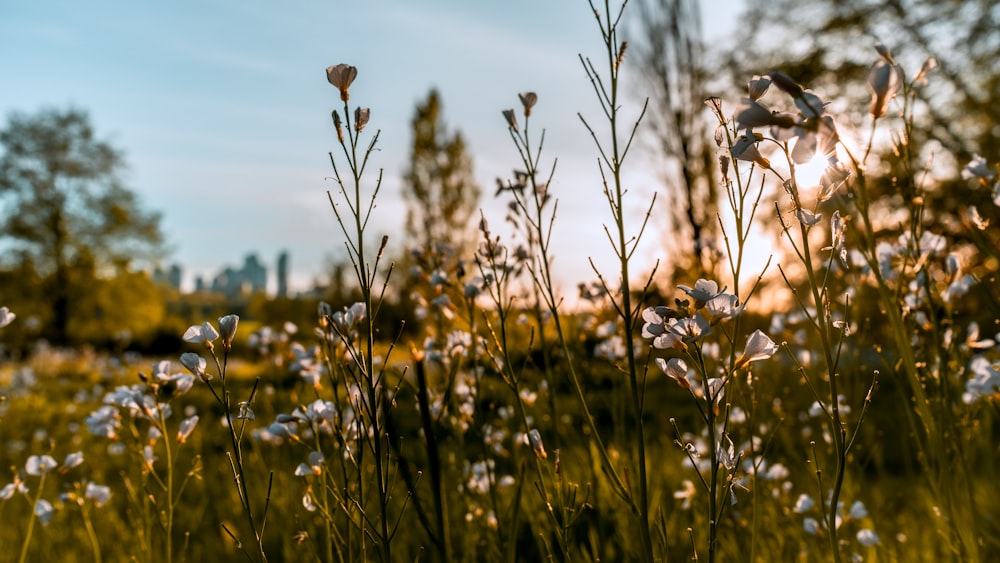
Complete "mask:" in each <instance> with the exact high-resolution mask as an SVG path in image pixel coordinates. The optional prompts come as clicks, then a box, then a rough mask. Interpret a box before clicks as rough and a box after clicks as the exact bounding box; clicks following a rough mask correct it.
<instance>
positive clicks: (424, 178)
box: [403, 90, 481, 267]
mask: <svg viewBox="0 0 1000 563" xmlns="http://www.w3.org/2000/svg"><path fill="white" fill-rule="evenodd" d="M411 124H412V127H413V144H412V148H411V152H410V165H409V168H408V169H407V171H406V174H405V177H404V184H403V196H404V197H405V199H406V201H407V203H408V210H407V214H406V233H407V235H408V237H409V238H410V240H412V241H413V243H412V245H411V246H412V247H413V248H415V249H418V250H420V251H421V252H422V254H423V256H424V258H425V259H426V260H428V261H429V262H430V263H431V264H432V265H433V266H435V267H439V266H441V263H440V260H441V258H440V255H441V254H442V252H441V251H442V250H445V251H446V252H445V253H446V254H447V253H451V254H452V255H460V253H461V251H462V250H463V249H464V248H466V247H467V246H468V245H469V244H470V242H471V239H470V237H469V221H470V219H471V217H472V214H473V213H474V212H475V210H476V208H477V206H478V203H479V196H480V193H481V190H480V187H479V186H478V185H477V184H476V182H475V179H474V178H473V174H472V157H471V156H470V155H469V153H468V148H467V146H466V143H465V138H464V137H462V134H461V133H460V132H457V131H456V132H454V133H451V132H449V131H448V129H447V127H446V126H445V123H444V117H443V109H442V104H441V97H440V95H439V94H438V92H437V91H436V90H431V92H430V93H429V94H428V95H427V99H426V100H425V101H424V102H422V103H419V104H417V109H416V112H415V113H414V115H413V120H412V121H411Z"/></svg>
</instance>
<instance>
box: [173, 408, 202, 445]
mask: <svg viewBox="0 0 1000 563" xmlns="http://www.w3.org/2000/svg"><path fill="white" fill-rule="evenodd" d="M196 426H198V415H194V416H190V417H188V418H185V419H184V420H182V421H181V424H180V426H178V428H177V442H179V443H181V444H183V443H184V442H187V439H188V438H189V437H190V436H191V433H192V432H194V428H195V427H196Z"/></svg>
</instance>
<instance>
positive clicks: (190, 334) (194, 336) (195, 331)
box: [183, 321, 235, 350]
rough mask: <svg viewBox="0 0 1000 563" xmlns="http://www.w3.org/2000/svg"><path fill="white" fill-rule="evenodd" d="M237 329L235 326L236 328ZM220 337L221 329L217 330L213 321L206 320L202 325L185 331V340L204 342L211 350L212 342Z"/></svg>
mask: <svg viewBox="0 0 1000 563" xmlns="http://www.w3.org/2000/svg"><path fill="white" fill-rule="evenodd" d="M234 330H235V328H234ZM218 337H219V331H217V330H215V327H214V326H212V323H210V322H208V321H205V322H204V323H202V324H201V325H193V326H190V327H188V329H187V330H186V331H184V337H183V338H184V342H190V343H191V344H204V345H205V347H206V348H208V349H209V350H211V349H212V342H213V341H214V340H215V339H216V338H218Z"/></svg>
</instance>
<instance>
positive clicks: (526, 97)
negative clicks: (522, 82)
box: [517, 92, 538, 117]
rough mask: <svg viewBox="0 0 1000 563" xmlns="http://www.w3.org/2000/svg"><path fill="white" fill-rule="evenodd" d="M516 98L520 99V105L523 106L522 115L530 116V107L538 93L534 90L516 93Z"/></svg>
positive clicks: (535, 100)
mask: <svg viewBox="0 0 1000 563" xmlns="http://www.w3.org/2000/svg"><path fill="white" fill-rule="evenodd" d="M517 97H518V98H520V100H521V105H522V106H524V117H530V116H531V108H532V106H534V105H535V103H536V102H537V101H538V95H537V94H535V93H534V92H525V93H523V94H518V95H517Z"/></svg>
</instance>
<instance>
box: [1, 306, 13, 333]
mask: <svg viewBox="0 0 1000 563" xmlns="http://www.w3.org/2000/svg"><path fill="white" fill-rule="evenodd" d="M15 318H17V315H15V314H14V313H11V312H10V309H8V308H7V307H0V328H3V327H5V326H7V325H9V324H10V323H12V322H14V319H15Z"/></svg>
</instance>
